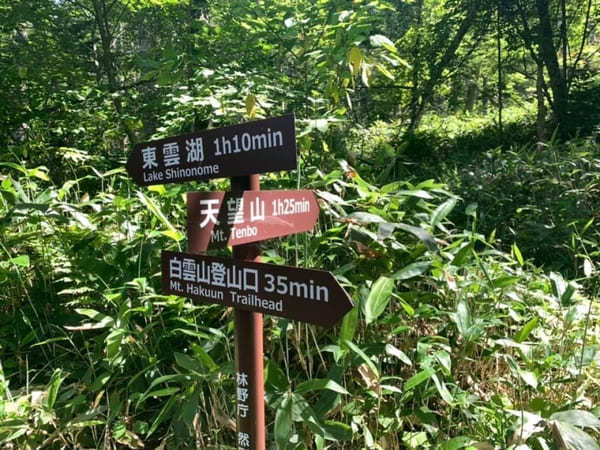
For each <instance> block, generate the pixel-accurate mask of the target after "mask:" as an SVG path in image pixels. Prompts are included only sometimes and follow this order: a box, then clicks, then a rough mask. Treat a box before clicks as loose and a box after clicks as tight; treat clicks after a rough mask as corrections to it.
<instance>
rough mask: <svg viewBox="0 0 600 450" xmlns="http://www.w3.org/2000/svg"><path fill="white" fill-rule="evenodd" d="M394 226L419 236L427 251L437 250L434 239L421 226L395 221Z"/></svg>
mask: <svg viewBox="0 0 600 450" xmlns="http://www.w3.org/2000/svg"><path fill="white" fill-rule="evenodd" d="M394 225H395V226H396V228H399V229H401V230H403V231H407V232H409V233H411V234H414V235H415V236H416V237H417V238H419V239H420V240H421V241H422V242H423V243H424V244H425V245H426V246H427V248H428V249H429V251H432V252H434V251H437V249H438V248H437V244H436V242H435V239H434V237H433V235H432V234H431V233H429V232H428V231H427V230H424V229H423V228H419V227H413V226H412V225H407V224H405V223H396V224H394Z"/></svg>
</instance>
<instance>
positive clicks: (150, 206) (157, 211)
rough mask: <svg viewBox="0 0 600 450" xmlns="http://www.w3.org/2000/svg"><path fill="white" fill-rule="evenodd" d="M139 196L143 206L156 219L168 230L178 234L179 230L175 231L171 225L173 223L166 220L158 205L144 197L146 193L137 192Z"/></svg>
mask: <svg viewBox="0 0 600 450" xmlns="http://www.w3.org/2000/svg"><path fill="white" fill-rule="evenodd" d="M137 196H138V198H139V199H140V201H141V202H142V204H143V205H144V206H145V207H146V208H148V209H149V210H150V212H151V213H152V214H154V216H156V218H157V219H158V220H160V221H161V222H162V224H163V225H164V226H165V227H167V229H168V230H169V231H171V232H175V233H176V232H177V230H176V229H175V227H174V226H173V225H171V222H169V220H168V219H167V218H166V216H165V215H164V214H163V213H162V211H161V210H160V209H159V208H158V206H156V204H155V203H154V202H153V201H152V199H151V198H149V197H146V196H145V195H144V193H143V192H142V191H137Z"/></svg>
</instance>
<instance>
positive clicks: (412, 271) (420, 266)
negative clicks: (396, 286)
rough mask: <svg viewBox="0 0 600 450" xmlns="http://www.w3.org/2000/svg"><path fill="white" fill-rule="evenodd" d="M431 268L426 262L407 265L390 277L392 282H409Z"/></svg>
mask: <svg viewBox="0 0 600 450" xmlns="http://www.w3.org/2000/svg"><path fill="white" fill-rule="evenodd" d="M430 267H431V263H430V262H427V261H418V262H414V263H411V264H409V265H408V266H406V267H404V268H402V269H400V270H399V271H397V272H395V273H394V274H393V275H392V277H391V278H392V279H393V280H409V279H411V278H414V277H418V276H419V275H423V274H424V273H425V272H427V270H428V269H429V268H430Z"/></svg>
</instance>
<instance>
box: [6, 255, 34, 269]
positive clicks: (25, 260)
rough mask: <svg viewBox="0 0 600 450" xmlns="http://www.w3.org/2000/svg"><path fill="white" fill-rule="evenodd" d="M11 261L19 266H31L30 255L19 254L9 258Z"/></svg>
mask: <svg viewBox="0 0 600 450" xmlns="http://www.w3.org/2000/svg"><path fill="white" fill-rule="evenodd" d="M8 262H9V263H11V264H14V265H16V266H19V267H29V264H30V261H29V256H28V255H19V256H17V257H15V258H11V259H9V260H8Z"/></svg>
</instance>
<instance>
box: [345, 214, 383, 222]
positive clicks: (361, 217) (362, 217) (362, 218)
mask: <svg viewBox="0 0 600 450" xmlns="http://www.w3.org/2000/svg"><path fill="white" fill-rule="evenodd" d="M346 218H347V219H349V220H351V221H356V222H359V223H362V224H368V223H385V222H386V221H385V219H383V218H382V217H380V216H378V215H376V214H371V213H367V212H362V211H359V212H354V213H352V214H348V216H347V217H346Z"/></svg>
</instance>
